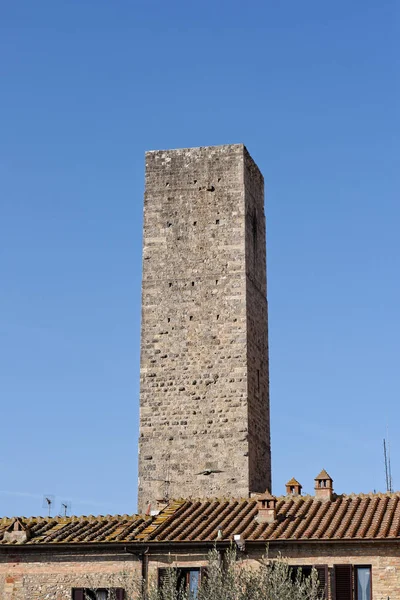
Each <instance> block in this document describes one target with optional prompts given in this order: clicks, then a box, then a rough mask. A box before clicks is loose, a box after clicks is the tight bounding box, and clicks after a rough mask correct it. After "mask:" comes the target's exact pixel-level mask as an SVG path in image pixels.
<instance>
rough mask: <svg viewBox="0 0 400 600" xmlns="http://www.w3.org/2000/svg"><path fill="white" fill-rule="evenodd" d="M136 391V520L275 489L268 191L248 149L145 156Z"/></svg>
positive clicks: (207, 149)
mask: <svg viewBox="0 0 400 600" xmlns="http://www.w3.org/2000/svg"><path fill="white" fill-rule="evenodd" d="M140 380H141V392H140V439H139V479H140V481H139V510H140V511H144V510H145V509H146V507H147V505H148V503H149V502H154V501H155V500H156V499H159V498H163V497H164V496H165V495H168V494H169V495H171V496H174V497H179V496H183V497H189V496H203V497H204V496H211V495H214V494H219V495H227V496H234V497H239V496H248V494H249V492H252V491H264V490H265V489H266V488H270V486H271V468H270V432H269V375H268V333H267V300H266V255H265V217H264V182H263V177H262V175H261V173H260V171H259V170H258V168H257V166H256V165H255V163H254V162H253V160H252V159H251V157H250V156H249V154H248V152H247V150H246V148H245V147H244V146H243V145H228V146H217V147H205V148H189V149H181V150H168V151H155V152H148V153H147V154H146V190H145V204H144V240H143V284H142V335H141V374H140ZM206 469H208V470H216V471H220V472H219V473H211V474H209V475H199V474H198V473H199V472H201V471H203V470H206ZM165 481H166V482H167V483H166V484H165V483H164V482H165ZM168 482H171V483H168Z"/></svg>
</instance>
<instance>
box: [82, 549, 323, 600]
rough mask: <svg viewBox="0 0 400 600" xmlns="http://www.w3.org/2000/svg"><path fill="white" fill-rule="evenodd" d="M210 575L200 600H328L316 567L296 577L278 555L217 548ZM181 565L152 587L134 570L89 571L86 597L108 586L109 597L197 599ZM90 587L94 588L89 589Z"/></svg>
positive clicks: (211, 557)
mask: <svg viewBox="0 0 400 600" xmlns="http://www.w3.org/2000/svg"><path fill="white" fill-rule="evenodd" d="M206 572H207V575H206V576H205V577H203V578H202V582H201V585H200V587H199V590H198V592H197V596H196V600H324V597H325V596H324V593H323V592H321V591H320V590H319V589H318V588H319V585H318V574H317V571H316V570H315V569H313V570H312V572H311V575H310V576H309V577H304V576H303V575H302V573H301V571H300V570H299V571H298V572H297V574H296V578H295V579H294V581H293V579H292V574H291V567H290V566H289V564H288V563H287V561H286V560H285V559H284V558H282V557H281V556H278V558H276V559H270V558H268V556H265V557H264V558H263V559H261V560H260V561H259V562H258V564H257V565H256V566H252V567H250V566H249V564H248V562H247V564H246V561H245V560H241V559H239V558H238V556H237V554H236V550H235V549H233V548H231V549H229V550H227V551H226V552H224V553H223V554H221V553H220V552H219V551H218V550H217V549H216V548H214V549H213V550H211V551H210V553H209V555H208V564H207V568H206ZM178 575H179V573H178V569H177V568H176V567H173V566H170V567H168V568H167V569H165V570H164V576H163V580H162V582H161V585H160V586H158V585H157V583H158V582H156V581H154V580H153V581H152V580H151V581H150V583H149V586H148V589H146V588H145V586H144V584H143V582H142V581H140V579H138V578H137V576H135V575H134V574H132V573H128V572H119V573H115V574H110V575H108V576H107V577H106V578H105V577H104V574H102V575H100V574H98V576H97V577H96V575H95V574H90V575H89V574H88V575H86V576H85V578H84V581H82V583H81V585H82V587H84V588H86V589H87V590H88V591H87V592H85V594H84V596H85V600H92V599H93V597H95V598H96V597H97V598H102V595H101V594H102V590H105V589H107V590H108V595H105V597H106V598H107V600H118V597H117V594H116V589H117V588H123V589H124V590H125V595H124V599H125V600H194V598H193V596H191V595H190V593H189V591H188V590H187V589H186V588H185V586H183V585H181V586H179V577H178ZM89 590H90V591H89Z"/></svg>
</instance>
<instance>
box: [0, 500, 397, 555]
mask: <svg viewBox="0 0 400 600" xmlns="http://www.w3.org/2000/svg"><path fill="white" fill-rule="evenodd" d="M276 515H277V517H276V519H275V521H274V522H272V523H261V522H260V523H259V522H258V521H257V519H256V516H257V500H256V498H250V499H237V500H234V499H208V500H207V499H201V500H177V501H173V502H171V503H170V504H169V505H168V506H167V507H166V508H165V509H164V510H162V511H161V512H160V514H159V515H157V516H155V517H149V516H141V515H115V516H111V515H106V516H98V517H94V516H92V515H90V516H88V517H85V516H83V517H55V518H53V517H30V518H25V517H19V518H18V523H19V527H22V528H23V529H24V530H25V531H28V532H29V535H28V536H27V539H26V541H24V542H21V541H10V539H9V537H8V535H7V532H9V531H12V530H13V525H14V522H15V521H16V519H10V518H3V519H0V547H1V546H3V547H4V546H9V545H10V544H18V545H24V546H33V545H39V544H55V545H56V544H88V543H89V544H93V545H95V544H96V543H118V542H121V543H130V544H132V543H135V542H137V543H139V542H141V543H146V544H151V543H152V542H154V543H157V542H163V543H166V542H171V543H179V542H192V543H197V542H214V541H215V540H216V539H217V535H218V531H221V534H222V537H221V535H220V536H219V537H218V539H219V540H221V541H230V540H233V536H234V535H235V534H240V535H241V538H242V540H248V541H258V542H263V543H264V542H268V541H271V542H272V541H282V542H283V541H291V542H293V541H296V540H297V541H304V542H305V541H322V542H328V541H340V540H342V541H351V540H353V541H357V540H375V541H378V540H400V492H396V493H393V494H358V495H355V494H354V495H349V496H347V495H342V496H334V497H333V499H332V500H330V501H325V502H321V501H320V500H317V499H316V498H315V497H314V496H283V497H279V498H277V505H276Z"/></svg>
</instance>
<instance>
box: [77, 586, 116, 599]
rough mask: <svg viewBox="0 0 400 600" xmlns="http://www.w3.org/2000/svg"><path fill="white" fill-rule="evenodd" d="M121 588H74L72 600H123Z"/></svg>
mask: <svg viewBox="0 0 400 600" xmlns="http://www.w3.org/2000/svg"><path fill="white" fill-rule="evenodd" d="M124 598H125V591H124V589H123V588H96V589H90V588H74V589H73V590H72V600H124Z"/></svg>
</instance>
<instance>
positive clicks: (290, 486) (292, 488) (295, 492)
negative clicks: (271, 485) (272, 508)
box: [286, 477, 303, 496]
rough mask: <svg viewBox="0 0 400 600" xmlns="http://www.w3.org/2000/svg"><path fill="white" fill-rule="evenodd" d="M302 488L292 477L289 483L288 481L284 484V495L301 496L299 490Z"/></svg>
mask: <svg viewBox="0 0 400 600" xmlns="http://www.w3.org/2000/svg"><path fill="white" fill-rule="evenodd" d="M302 487H303V486H302V485H301V484H300V483H299V482H298V481H297V479H295V478H294V477H292V479H291V480H290V481H288V482H287V484H286V495H287V496H301V488H302Z"/></svg>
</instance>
